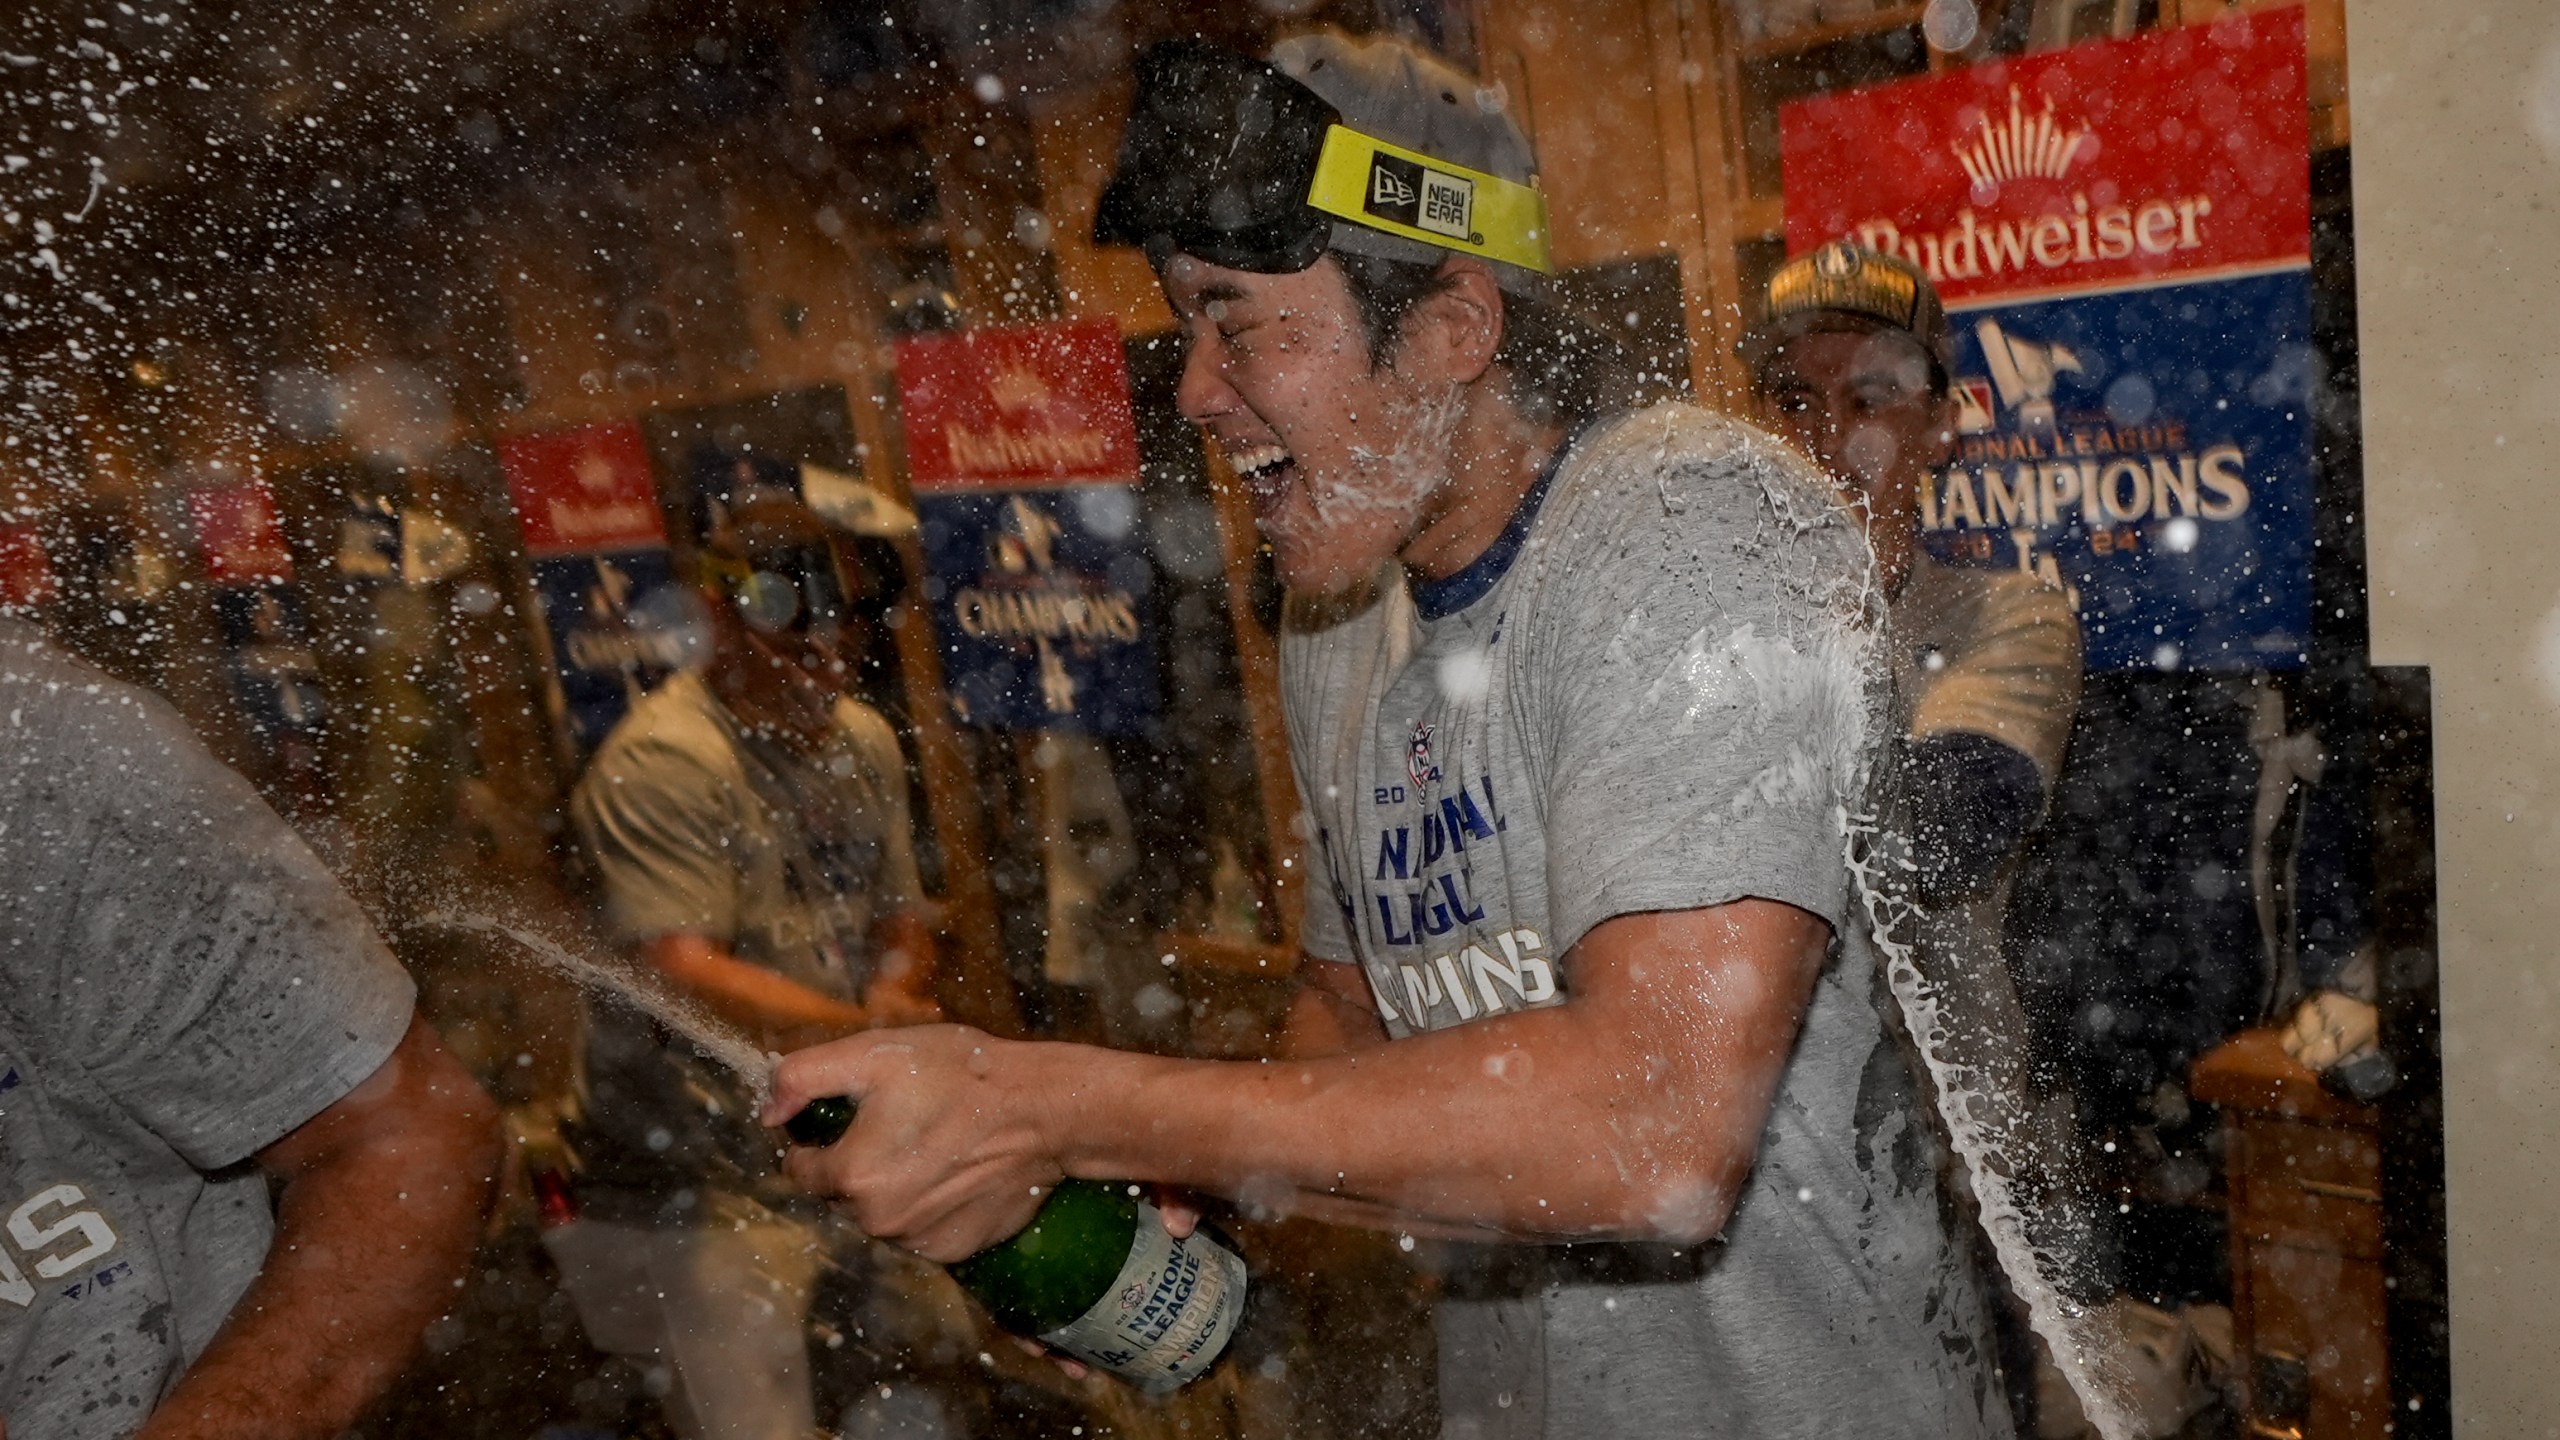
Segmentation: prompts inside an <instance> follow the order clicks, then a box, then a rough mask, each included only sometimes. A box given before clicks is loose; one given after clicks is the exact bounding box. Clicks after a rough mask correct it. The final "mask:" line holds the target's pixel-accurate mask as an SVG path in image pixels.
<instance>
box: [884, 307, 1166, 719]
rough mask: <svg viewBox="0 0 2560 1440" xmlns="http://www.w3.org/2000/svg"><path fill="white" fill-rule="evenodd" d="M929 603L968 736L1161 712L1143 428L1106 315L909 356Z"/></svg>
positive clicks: (913, 473)
mask: <svg viewBox="0 0 2560 1440" xmlns="http://www.w3.org/2000/svg"><path fill="white" fill-rule="evenodd" d="M898 397H899V404H900V410H901V413H902V414H903V415H904V417H905V422H906V437H907V463H908V472H909V477H910V479H911V481H912V483H913V485H914V488H915V494H916V519H917V525H918V538H919V540H920V541H921V543H922V546H923V550H924V560H925V569H926V571H927V574H926V577H925V581H924V593H925V597H926V599H927V601H928V602H929V603H930V605H931V606H932V610H933V621H934V629H935V633H936V635H937V637H938V638H939V640H940V642H941V646H942V664H943V673H944V677H945V684H946V685H947V687H948V688H949V690H950V694H951V705H952V709H953V711H954V712H955V713H957V714H958V715H959V716H960V718H961V719H962V720H964V721H967V722H968V723H970V724H973V725H980V726H987V727H991V728H993V727H1002V728H1015V729H1034V728H1056V729H1065V730H1075V731H1080V732H1083V733H1087V734H1120V733H1127V732H1130V731H1133V730H1136V729H1138V728H1140V727H1141V726H1143V725H1144V724H1145V723H1146V722H1147V721H1148V720H1149V719H1151V718H1152V717H1153V716H1154V715H1155V713H1156V666H1155V651H1154V648H1153V645H1152V643H1151V640H1150V638H1149V635H1148V632H1147V627H1146V621H1145V616H1146V611H1147V597H1148V594H1149V591H1150V588H1151V586H1152V583H1153V575H1154V570H1153V567H1152V566H1151V565H1150V564H1149V563H1148V560H1147V557H1146V555H1145V553H1144V551H1143V548H1142V546H1141V544H1140V537H1139V534H1138V497H1137V479H1138V431H1137V424H1136V421H1135V418H1134V417H1133V416H1132V415H1131V413H1130V408H1129V372H1128V363H1127V360H1126V358H1125V357H1124V356H1123V355H1122V353H1121V350H1120V336H1119V332H1118V331H1117V330H1116V329H1114V328H1113V327H1112V326H1111V325H1110V324H1109V323H1108V322H1103V321H1087V322H1077V323H1071V324H1059V325H1023V326H1007V327H1003V328H999V329H989V330H973V331H969V332H966V333H964V334H958V335H938V336H927V337H923V338H919V339H912V340H906V341H902V342H900V344H899V346H898Z"/></svg>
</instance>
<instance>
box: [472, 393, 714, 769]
mask: <svg viewBox="0 0 2560 1440" xmlns="http://www.w3.org/2000/svg"><path fill="white" fill-rule="evenodd" d="M498 467H499V469H500V470H502V471H503V472H504V473H505V475H506V477H507V493H508V496H509V497H510V498H511V499H512V500H513V502H514V504H515V512H516V520H517V523H518V524H519V525H520V526H522V528H523V530H524V547H525V554H526V556H527V557H528V559H529V561H530V568H531V569H532V571H533V588H534V592H535V594H536V596H537V597H538V598H539V601H540V603H541V607H542V623H543V629H544V631H545V633H546V634H547V635H548V636H549V638H550V642H551V645H550V648H551V665H552V672H553V674H554V676H555V677H556V678H557V680H558V683H559V686H560V702H561V711H562V718H563V721H564V723H565V724H566V725H567V726H568V730H569V736H570V739H571V740H572V741H573V742H574V743H575V745H576V746H577V750H578V753H579V754H581V755H584V754H586V753H588V752H589V751H591V750H593V749H594V748H595V747H596V745H597V744H598V743H599V742H601V741H602V740H603V739H604V737H605V736H606V735H607V734H608V733H610V732H611V731H612V729H613V727H614V725H615V723H616V722H618V721H620V720H621V719H622V716H623V713H624V712H625V711H627V710H628V709H630V707H631V703H632V702H633V701H635V700H637V699H639V698H640V697H641V696H642V695H644V694H647V693H648V691H649V689H650V687H652V686H654V685H656V684H657V683H658V682H659V681H660V680H663V679H665V678H666V677H667V676H668V675H669V674H670V673H672V672H673V671H675V670H676V669H677V668H679V667H680V666H681V665H682V664H683V663H684V660H685V657H686V653H687V643H688V636H690V635H691V634H692V633H693V631H692V627H690V626H689V625H687V624H686V609H685V602H684V597H683V596H682V594H681V592H680V591H679V590H678V589H677V588H676V576H675V565H674V562H673V561H672V559H671V558H670V557H669V555H668V551H667V535H666V526H665V521H664V520H663V519H662V517H661V515H660V512H659V510H658V491H657V486H656V485H655V483H654V482H652V480H651V479H650V470H649V447H648V442H647V441H646V440H645V439H644V438H643V437H642V435H641V432H640V427H639V426H637V425H634V424H631V423H629V422H614V423H609V424H600V425H580V426H576V427H574V428H571V429H567V430H553V431H546V432H543V433H540V434H532V435H516V436H510V437H509V438H507V439H505V440H502V441H500V442H498Z"/></svg>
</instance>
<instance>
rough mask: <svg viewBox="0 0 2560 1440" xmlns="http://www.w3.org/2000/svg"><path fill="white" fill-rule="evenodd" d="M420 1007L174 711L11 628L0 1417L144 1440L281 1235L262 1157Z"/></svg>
mask: <svg viewBox="0 0 2560 1440" xmlns="http://www.w3.org/2000/svg"><path fill="white" fill-rule="evenodd" d="M414 998H415V992H414V990H413V988H412V986H411V984H410V981H409V977H408V975H407V974H406V973H405V972H403V971H402V970H401V969H400V967H399V966H398V964H396V963H395V962H394V961H393V960H392V958H391V956H390V954H389V953H388V952H387V951H386V950H384V948H383V946H382V943H381V941H380V940H379V939H378V938H376V936H375V935H374V933H373V930H372V927H371V926H370V925H369V924H368V923H367V922H366V920H365V917H364V913H363V912H362V911H361V910H359V909H357V907H356V905H355V904H354V902H353V901H351V900H349V899H348V898H347V897H346V895H345V893H344V892H343V891H341V890H340V889H339V888H338V886H337V884H336V882H335V881H334V880H332V879H331V878H330V875H329V872H328V870H327V869H326V868H325V867H324V866H322V865H321V863H320V861H319V860H318V859H317V858H316V857H314V856H313V855H312V854H311V852H310V851H309V850H308V849H307V848H305V847H304V846H303V844H302V843H301V841H300V840H299V839H297V838H296V837H295V836H294V834H293V832H292V831H291V830H290V829H288V828H287V827H286V825H285V823H284V822H283V821H282V820H280V819H278V818H277V817H276V815H275V813H274V812H273V811H271V810H269V809H268V808H267V807H266V806H265V805H264V804H263V803H261V802H260V801H259V799H258V797H257V795H256V793H255V792H253V791H252V790H251V789H250V788H249V786H248V785H247V783H245V782H244V781H242V780H241V779H240V777H239V776H237V775H234V774H233V773H232V772H230V771H229V770H226V769H224V768H223V767H222V765H221V764H220V763H219V762H217V761H216V760H215V759H214V758H213V757H212V756H211V755H210V754H208V753H206V751H205V749H204V747H203V746H202V745H200V744H199V743H197V741H196V739H195V737H194V736H193V735H192V734H190V733H189V732H188V730H187V728H186V726H185V725H184V724H183V723H182V722H181V721H180V720H179V719H178V717H177V716H176V715H175V714H174V713H172V712H171V711H170V709H169V707H168V706H166V705H165V704H163V703H161V702H160V701H159V700H157V699H155V698H153V697H150V696H147V695H145V694H143V693H142V692H140V691H138V690H135V689H133V688H132V687H130V686H127V685H122V684H119V683H117V682H116V681H113V680H110V679H107V678H106V677H105V676H103V675H101V674H99V673H98V672H97V671H95V670H92V669H90V668H88V667H87V666H85V665H82V664H80V663H78V662H76V661H73V660H70V659H68V658H66V657H64V656H62V655H61V654H60V653H58V652H56V651H54V650H52V649H50V648H49V647H47V646H46V645H45V644H44V642H43V641H42V639H41V638H40V637H39V635H38V634H37V632H36V631H34V630H33V629H32V628H30V627H28V626H27V625H25V624H23V623H22V622H18V621H12V620H5V619H0V1419H5V1420H6V1421H7V1422H8V1427H9V1437H10V1440H69V1437H73V1436H78V1437H81V1440H95V1437H100V1436H115V1435H125V1434H130V1433H131V1432H132V1431H134V1430H135V1429H137V1428H138V1427H140V1425H141V1424H142V1421H143V1419H144V1417H145V1416H147V1415H148V1414H149V1413H150V1412H151V1410H152V1408H153V1407H154V1406H156V1405H157V1404H159V1402H160V1401H161V1399H162V1398H163V1397H164V1396H166V1395H167V1394H168V1392H169V1388H170V1387H171V1385H172V1384H174V1383H175V1382H176V1380H177V1379H178V1377H179V1376H180V1375H182V1374H183V1373H185V1370H186V1367H187V1366H188V1365H189V1364H191V1363H193V1362H194V1360H195V1358H196V1356H197V1355H199V1354H200V1353H202V1352H203V1350H204V1347H205V1345H206V1343H207V1342H208V1341H210V1340H211V1339H212V1338H213V1335H214V1332H215V1331H216V1330H218V1329H220V1328H221V1325H222V1322H223V1319H224V1317H225V1316H227V1315H228V1314H229V1313H230V1310H231V1307H232V1305H233V1304H234V1303H235V1302H236V1301H238V1300H239V1298H240V1296H241V1294H242V1292H244V1291H245V1290H246V1289H247V1288H248V1286H249V1282H250V1281H251V1280H252V1279H254V1278H255V1277H256V1275H257V1273H258V1267H259V1266H260V1264H261V1263H263V1261H264V1260H265V1258H266V1253H267V1244H268V1240H269V1237H270V1235H271V1234H272V1231H273V1222H272V1217H271V1216H270V1214H269V1211H268V1204H267V1186H266V1181H265V1179H264V1177H263V1176H261V1175H260V1174H259V1173H258V1171H257V1170H256V1168H255V1167H254V1166H253V1165H252V1164H250V1163H249V1162H250V1160H251V1158H252V1157H253V1156H255V1155H256V1154H257V1152H258V1151H260V1150H262V1149H264V1148H265V1147H267V1146H268V1145H270V1144H272V1143H274V1142H275V1141H277V1140H280V1139H282V1138H283V1137H284V1136H286V1135H287V1134H289V1133H291V1132H292V1131H293V1130H294V1129H295V1128H296V1127H298V1126H300V1125H301V1124H302V1123H303V1122H304V1121H306V1120H308V1119H310V1118H311V1117H312V1116H314V1115H316V1114H318V1113H319V1112H320V1111H322V1110H325V1109H327V1108H328V1107H329V1106H330V1105H331V1104H333V1103H335V1102H336V1101H337V1100H338V1099H339V1098H341V1097H342V1096H344V1095H345V1094H346V1093H347V1092H348V1091H350V1090H352V1089H354V1088H355V1087H356V1086H357V1085H358V1084H360V1083H361V1082H362V1081H363V1080H364V1079H365V1078H366V1077H367V1076H370V1075H371V1074H372V1073H373V1072H374V1070H375V1069H377V1068H378V1067H379V1066H380V1065H381V1064H382V1061H383V1059H384V1058H385V1057H386V1056H388V1055H389V1054H390V1053H391V1051H392V1049H393V1047H394V1046H396V1045H398V1044H399V1042H400V1037H401V1035H402V1034H403V1033H404V1032H405V1031H406V1030H407V1028H408V1024H409V1017H410V1012H411V1008H412V1001H413V1000H414Z"/></svg>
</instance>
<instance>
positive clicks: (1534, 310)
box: [1326, 250, 1646, 424]
mask: <svg viewBox="0 0 2560 1440" xmlns="http://www.w3.org/2000/svg"><path fill="white" fill-rule="evenodd" d="M1326 253H1327V254H1330V255H1331V256H1332V257H1333V259H1334V263H1336V264H1337V265H1339V266H1341V267H1342V276H1343V279H1344V280H1346V281H1347V282H1349V284H1350V288H1351V300H1352V304H1353V305H1354V306H1355V307H1357V308H1358V310H1359V312H1360V329H1361V332H1362V334H1363V335H1364V336H1365V337H1366V338H1367V340H1368V342H1369V364H1370V366H1371V368H1373V369H1374V368H1376V367H1377V366H1380V365H1383V364H1385V363H1386V361H1387V359H1388V357H1389V356H1391V355H1393V354H1394V353H1395V346H1396V342H1397V341H1398V339H1399V338H1401V336H1402V335H1403V330H1404V321H1405V317H1406V316H1407V315H1409V314H1411V313H1412V311H1413V307H1414V306H1416V305H1419V304H1421V303H1422V302H1423V301H1425V300H1427V299H1429V298H1431V297H1432V296H1434V295H1437V294H1439V293H1441V292H1442V291H1444V290H1447V289H1448V288H1449V285H1450V280H1449V276H1448V273H1447V272H1446V271H1445V270H1443V269H1442V268H1441V266H1439V265H1438V264H1419V263H1416V262H1414V261H1410V260H1385V259H1380V258H1379V257H1377V256H1374V255H1354V254H1351V253H1349V252H1347V251H1342V250H1332V251H1327V252H1326ZM1501 295H1502V340H1501V342H1500V343H1499V344H1497V345H1496V346H1495V347H1494V351H1493V363H1495V364H1496V365H1499V366H1501V367H1502V369H1503V371H1504V373H1505V374H1507V375H1508V376H1509V377H1510V383H1511V393H1512V398H1513V400H1514V402H1515V403H1517V404H1518V405H1519V407H1520V409H1521V412H1522V413H1523V414H1525V415H1527V416H1528V418H1529V419H1531V420H1533V421H1537V422H1540V423H1545V422H1549V421H1562V422H1564V423H1566V424H1573V423H1576V422H1579V421H1582V420H1587V419H1590V418H1591V417H1592V416H1595V415H1601V414H1605V413H1607V412H1609V411H1612V410H1622V409H1627V408H1630V407H1632V406H1635V405H1638V404H1641V403H1643V401H1644V399H1645V398H1646V397H1645V395H1644V393H1643V386H1642V383H1641V376H1640V375H1639V373H1638V371H1637V367H1636V364H1635V361H1634V359H1633V358H1632V357H1631V356H1629V355H1628V353H1627V352H1626V350H1625V348H1624V347H1623V346H1621V345H1620V344H1619V343H1618V342H1617V341H1616V340H1615V339H1614V338H1612V337H1611V336H1609V335H1608V334H1607V333H1606V332H1605V331H1603V330H1601V329H1600V328H1599V327H1598V326H1596V325H1594V324H1593V323H1592V322H1590V321H1587V320H1584V319H1581V318H1580V317H1578V316H1576V315H1574V314H1573V313H1572V312H1571V311H1569V310H1567V309H1566V308H1565V307H1563V306H1561V305H1559V304H1557V303H1556V302H1555V301H1554V300H1552V299H1549V298H1547V297H1545V296H1542V295H1516V294H1513V293H1512V292H1510V291H1508V290H1505V291H1502V292H1501Z"/></svg>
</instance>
